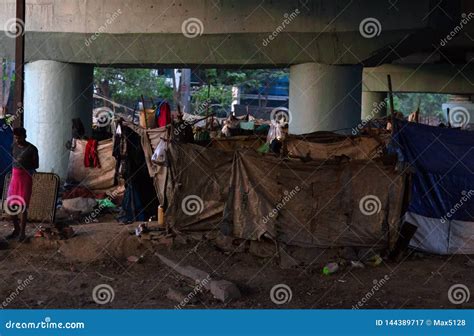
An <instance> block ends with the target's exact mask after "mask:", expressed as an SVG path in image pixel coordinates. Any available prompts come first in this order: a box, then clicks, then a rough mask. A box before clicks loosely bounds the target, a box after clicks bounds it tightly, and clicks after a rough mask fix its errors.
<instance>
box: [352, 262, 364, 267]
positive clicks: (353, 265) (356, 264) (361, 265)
mask: <svg viewBox="0 0 474 336" xmlns="http://www.w3.org/2000/svg"><path fill="white" fill-rule="evenodd" d="M351 266H352V267H353V268H365V265H364V264H363V263H362V262H361V261H359V260H351Z"/></svg>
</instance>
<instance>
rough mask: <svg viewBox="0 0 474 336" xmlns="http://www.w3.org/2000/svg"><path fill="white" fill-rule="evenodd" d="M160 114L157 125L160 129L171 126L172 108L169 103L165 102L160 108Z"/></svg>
mask: <svg viewBox="0 0 474 336" xmlns="http://www.w3.org/2000/svg"><path fill="white" fill-rule="evenodd" d="M159 112H160V114H159V115H158V120H157V124H158V127H165V126H166V125H169V124H171V107H170V104H168V102H167V101H164V102H162V103H161V104H160V106H159Z"/></svg>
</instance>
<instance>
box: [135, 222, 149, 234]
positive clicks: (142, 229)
mask: <svg viewBox="0 0 474 336" xmlns="http://www.w3.org/2000/svg"><path fill="white" fill-rule="evenodd" d="M147 232H148V226H147V224H146V223H141V224H140V225H138V226H137V228H136V229H135V235H136V236H137V237H140V236H141V235H142V233H147Z"/></svg>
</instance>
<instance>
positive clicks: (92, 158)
mask: <svg viewBox="0 0 474 336" xmlns="http://www.w3.org/2000/svg"><path fill="white" fill-rule="evenodd" d="M84 166H85V167H93V168H100V162H99V153H98V152H97V140H94V139H89V140H87V144H86V150H85V151H84Z"/></svg>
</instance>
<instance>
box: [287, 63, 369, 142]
mask: <svg viewBox="0 0 474 336" xmlns="http://www.w3.org/2000/svg"><path fill="white" fill-rule="evenodd" d="M361 95H362V66H359V65H350V66H340V65H324V64H317V63H304V64H298V65H294V66H292V67H290V108H289V110H290V115H291V120H290V124H289V132H290V134H305V133H311V132H315V131H336V130H342V129H345V131H342V132H350V130H351V128H352V127H355V126H357V124H358V123H359V122H360V120H361V119H360V116H361V113H360V110H361Z"/></svg>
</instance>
